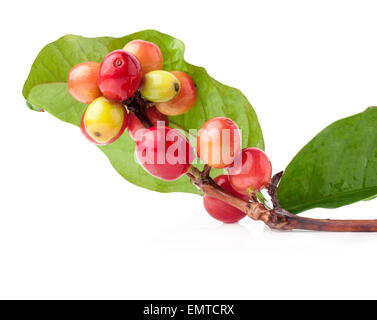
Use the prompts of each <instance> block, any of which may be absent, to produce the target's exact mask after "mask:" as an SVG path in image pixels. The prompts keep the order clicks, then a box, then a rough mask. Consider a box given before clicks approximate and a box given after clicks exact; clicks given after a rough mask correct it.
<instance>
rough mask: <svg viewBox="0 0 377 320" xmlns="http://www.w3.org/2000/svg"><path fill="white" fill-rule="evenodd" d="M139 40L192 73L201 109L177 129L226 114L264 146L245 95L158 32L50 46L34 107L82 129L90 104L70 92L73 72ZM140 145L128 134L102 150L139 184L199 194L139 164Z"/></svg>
mask: <svg viewBox="0 0 377 320" xmlns="http://www.w3.org/2000/svg"><path fill="white" fill-rule="evenodd" d="M134 39H142V40H147V41H151V42H154V43H156V44H157V45H158V46H159V47H160V48H161V51H162V54H163V57H164V67H163V68H164V69H165V70H180V71H183V72H186V73H188V74H189V75H190V76H191V77H192V78H193V80H194V82H195V84H196V86H197V89H198V99H197V102H196V104H195V106H194V107H193V108H192V109H191V110H190V111H189V112H187V113H186V114H184V115H181V116H177V117H170V119H169V120H170V121H171V126H173V127H180V128H182V129H184V130H189V129H199V128H200V127H201V126H202V125H203V123H204V122H205V121H207V120H209V119H210V118H213V117H218V116H226V117H229V118H231V119H233V120H234V121H235V122H236V123H237V124H238V126H239V127H240V129H241V130H242V142H243V146H244V147H245V146H255V147H258V148H261V149H263V148H264V143H263V136H262V132H261V129H260V126H259V123H258V119H257V116H256V114H255V112H254V110H253V108H252V106H251V105H250V103H249V102H248V100H247V99H246V98H245V96H244V95H243V94H242V93H241V92H240V91H239V90H237V89H234V88H231V87H228V86H225V85H223V84H221V83H219V82H217V81H216V80H214V79H213V78H211V77H210V76H209V75H208V74H207V72H206V71H205V69H204V68H201V67H196V66H193V65H191V64H189V63H187V62H186V61H185V60H184V49H185V47H184V44H183V43H182V42H181V41H180V40H177V39H175V38H173V37H171V36H168V35H166V34H162V33H160V32H157V31H154V30H146V31H141V32H137V33H134V34H132V35H129V36H125V37H122V38H110V37H102V38H84V37H81V36H76V35H66V36H64V37H62V38H60V39H58V40H57V41H55V42H53V43H50V44H48V45H47V46H45V47H44V48H43V50H42V51H41V52H40V53H39V55H38V56H37V58H36V60H35V62H34V64H33V66H32V68H31V71H30V74H29V77H28V79H27V80H26V83H25V85H24V88H23V95H24V97H25V98H26V100H27V103H28V105H30V106H33V109H36V110H39V109H44V110H45V111H47V112H49V113H50V114H52V115H53V116H55V117H57V118H59V119H60V120H63V121H65V122H69V123H72V124H74V125H77V126H79V125H80V120H81V116H82V114H83V112H84V110H85V108H86V105H85V104H82V103H79V102H77V101H76V100H74V99H73V98H72V97H71V96H70V94H69V93H68V90H67V83H66V81H67V76H68V72H69V70H70V69H71V68H72V67H73V66H74V65H76V64H78V63H80V62H83V61H88V60H90V61H98V62H100V61H101V60H102V59H103V58H104V56H105V55H106V54H107V53H109V52H110V51H113V50H116V49H121V48H123V47H124V45H125V44H126V43H127V42H129V41H131V40H134ZM78 134H80V133H79V132H78ZM194 145H195V144H194ZM134 147H135V144H134V142H133V141H132V139H131V138H130V137H129V135H128V133H127V132H125V133H124V134H123V135H122V136H121V138H120V139H118V140H117V141H115V142H114V143H112V144H110V145H107V146H102V147H100V149H101V150H102V151H103V152H104V153H105V154H106V156H107V157H108V158H109V160H110V162H111V164H112V165H113V166H114V168H115V169H116V170H117V171H118V172H119V173H120V174H121V175H122V176H123V177H124V178H125V179H127V180H128V181H130V182H132V183H134V184H136V185H138V186H142V187H144V188H148V189H151V190H155V191H160V192H178V191H180V192H190V193H199V191H198V190H197V189H196V188H195V187H193V186H192V185H191V183H190V182H189V179H188V178H187V177H182V178H180V179H178V180H177V181H173V182H165V181H162V180H159V179H156V178H154V177H152V176H150V175H149V174H148V173H146V172H145V171H144V170H143V169H142V167H141V166H140V165H139V164H138V163H137V162H136V161H135V158H134Z"/></svg>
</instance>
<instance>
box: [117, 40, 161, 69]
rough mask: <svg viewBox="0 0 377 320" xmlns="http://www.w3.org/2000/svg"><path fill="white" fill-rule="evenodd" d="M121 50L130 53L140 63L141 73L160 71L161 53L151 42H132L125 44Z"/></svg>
mask: <svg viewBox="0 0 377 320" xmlns="http://www.w3.org/2000/svg"><path fill="white" fill-rule="evenodd" d="M123 50H125V51H128V52H130V53H132V54H133V55H134V56H135V57H136V58H137V59H138V60H139V61H140V63H141V68H142V70H143V73H148V72H151V71H153V70H161V69H162V63H163V58H162V53H161V50H160V48H159V47H158V46H157V45H156V44H154V43H153V42H148V41H144V40H133V41H130V42H129V43H127V44H126V45H125V46H124V48H123Z"/></svg>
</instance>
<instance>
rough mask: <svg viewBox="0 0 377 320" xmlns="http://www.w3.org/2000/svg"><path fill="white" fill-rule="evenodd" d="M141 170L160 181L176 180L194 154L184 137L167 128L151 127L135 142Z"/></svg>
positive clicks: (185, 170)
mask: <svg viewBox="0 0 377 320" xmlns="http://www.w3.org/2000/svg"><path fill="white" fill-rule="evenodd" d="M136 156H137V159H138V161H139V163H140V164H141V165H142V166H143V168H144V169H145V170H146V171H147V172H149V173H150V174H151V175H152V176H155V177H156V178H160V179H162V180H176V179H178V178H179V177H181V176H182V175H184V174H185V173H186V172H187V170H188V169H189V168H190V166H191V163H192V161H193V159H194V156H195V153H194V150H193V148H192V147H191V145H190V143H189V142H188V140H187V139H186V137H185V136H184V135H183V134H182V133H180V132H179V131H177V130H175V129H172V128H169V127H152V128H150V129H148V130H145V131H144V132H143V135H142V138H141V140H140V141H137V142H136Z"/></svg>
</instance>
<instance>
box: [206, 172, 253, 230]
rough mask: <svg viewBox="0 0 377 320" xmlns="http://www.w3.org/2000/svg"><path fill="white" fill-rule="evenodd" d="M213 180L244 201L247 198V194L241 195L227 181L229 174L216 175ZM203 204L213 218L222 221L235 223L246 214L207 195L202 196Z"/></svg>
mask: <svg viewBox="0 0 377 320" xmlns="http://www.w3.org/2000/svg"><path fill="white" fill-rule="evenodd" d="M214 180H215V182H216V183H217V184H218V185H219V186H220V187H222V188H223V189H225V190H226V191H228V192H230V193H231V194H233V195H235V196H236V197H239V198H241V199H243V200H245V201H248V200H249V197H248V196H247V195H242V194H240V193H238V192H237V191H235V190H234V189H233V188H232V186H231V185H230V182H229V176H227V175H221V176H218V177H216V178H215V179H214ZM203 204H204V207H205V209H206V210H207V212H208V213H209V214H210V215H211V216H212V217H213V218H215V219H217V220H219V221H222V222H224V223H235V222H237V221H239V220H241V219H242V218H244V217H245V216H246V215H245V213H243V212H242V211H241V210H238V209H237V208H235V207H232V206H231V205H229V204H227V203H225V202H223V201H221V200H218V199H215V198H212V197H209V196H207V195H204V196H203Z"/></svg>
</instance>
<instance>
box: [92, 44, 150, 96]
mask: <svg viewBox="0 0 377 320" xmlns="http://www.w3.org/2000/svg"><path fill="white" fill-rule="evenodd" d="M141 79H142V71H141V65H140V62H139V60H137V58H136V57H135V56H134V55H133V54H132V53H129V52H126V51H124V50H116V51H113V52H110V53H109V54H108V55H107V56H106V57H105V58H104V59H103V61H102V63H101V66H100V69H99V78H98V86H99V88H100V90H101V92H102V94H103V95H104V96H105V97H106V98H107V99H110V100H114V101H124V100H126V99H128V98H130V97H131V96H132V95H133V94H134V93H135V92H136V90H138V89H139V86H140V83H141Z"/></svg>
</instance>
